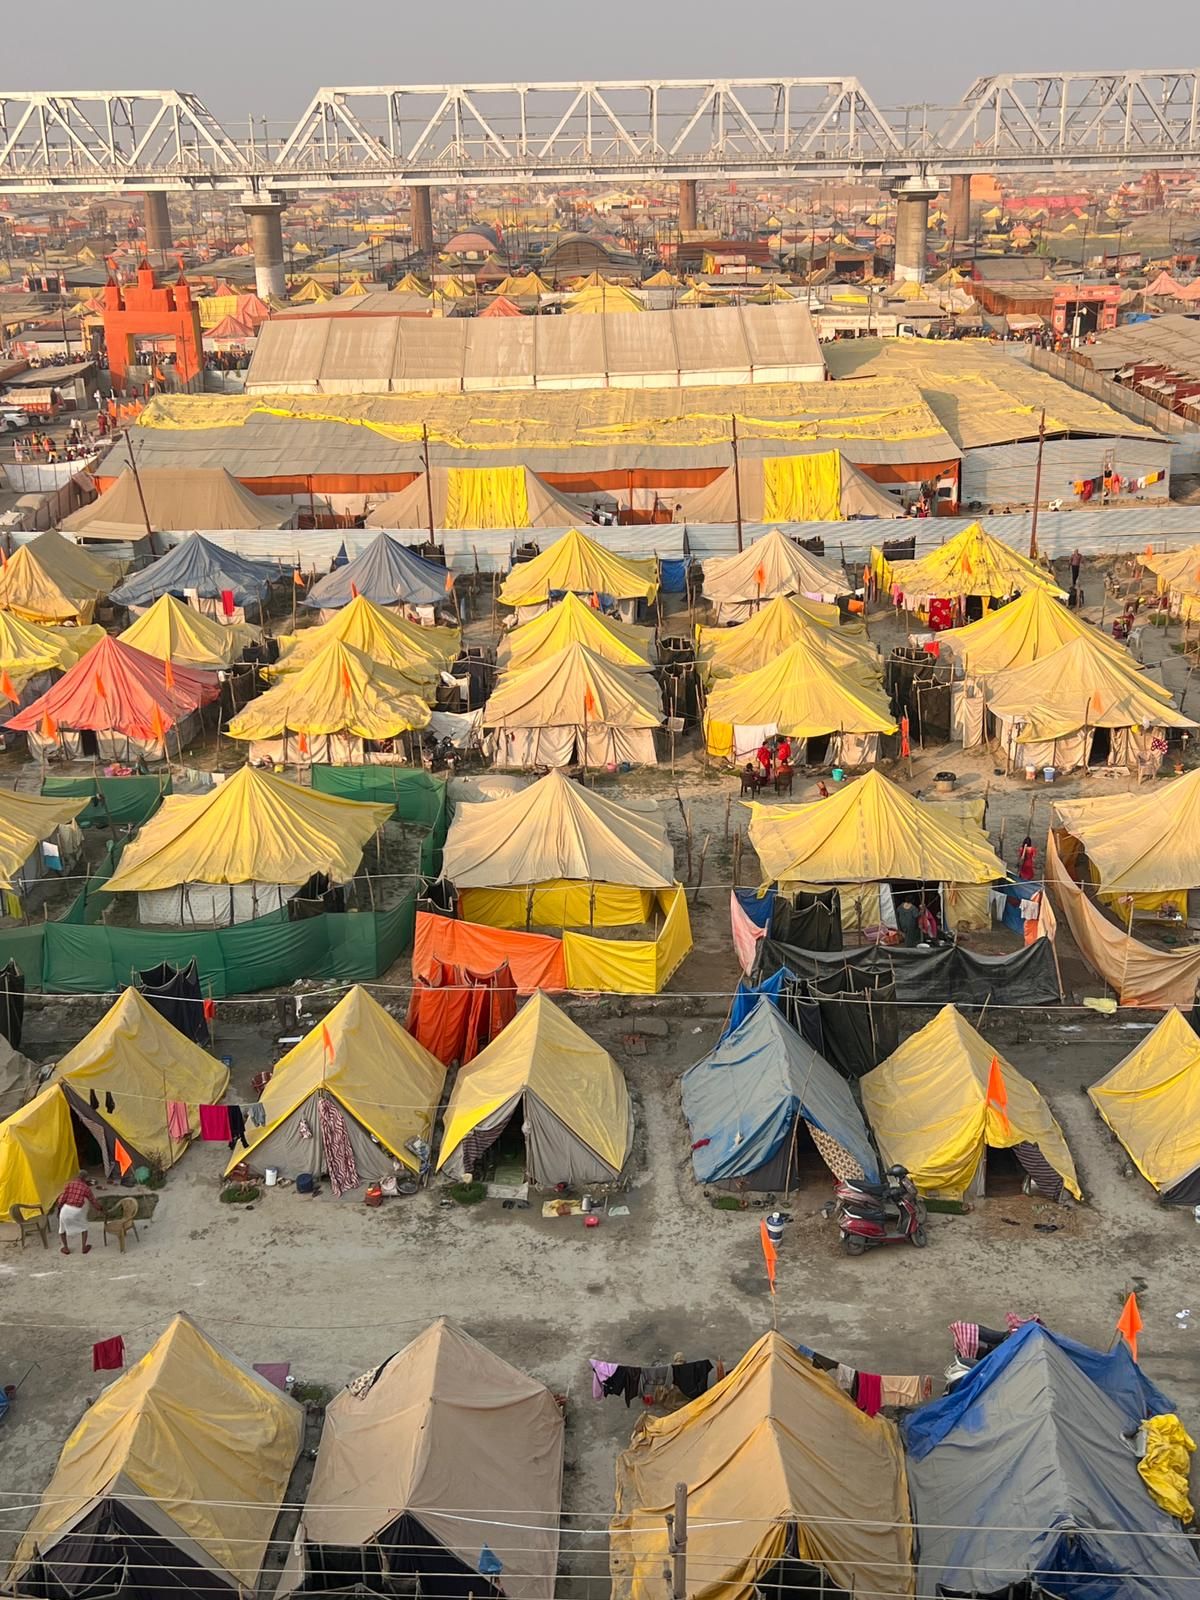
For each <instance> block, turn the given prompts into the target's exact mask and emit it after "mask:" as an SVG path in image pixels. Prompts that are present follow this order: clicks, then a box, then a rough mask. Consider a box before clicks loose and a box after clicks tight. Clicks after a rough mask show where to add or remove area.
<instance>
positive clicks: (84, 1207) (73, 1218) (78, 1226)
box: [58, 1172, 100, 1256]
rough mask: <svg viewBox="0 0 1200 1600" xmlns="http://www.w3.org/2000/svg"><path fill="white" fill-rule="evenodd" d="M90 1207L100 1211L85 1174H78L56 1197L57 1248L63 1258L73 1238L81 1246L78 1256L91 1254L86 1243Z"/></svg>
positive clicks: (69, 1248)
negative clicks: (58, 1240) (58, 1241)
mask: <svg viewBox="0 0 1200 1600" xmlns="http://www.w3.org/2000/svg"><path fill="white" fill-rule="evenodd" d="M91 1207H95V1209H96V1210H97V1211H99V1209H100V1207H99V1205H98V1204H97V1201H96V1196H95V1195H94V1194H93V1193H92V1188H91V1185H90V1184H89V1183H88V1181H87V1174H86V1173H84V1172H80V1173H78V1174H76V1176H75V1177H74V1178H72V1179H71V1181H70V1183H69V1184H68V1185H67V1186H66V1188H65V1189H64V1190H63V1192H62V1193H61V1194H60V1195H59V1197H58V1237H59V1239H60V1241H61V1243H60V1246H59V1248H60V1249H61V1250H62V1253H63V1255H64V1256H69V1255H70V1254H71V1240H72V1239H75V1238H78V1239H79V1240H80V1243H81V1245H82V1248H81V1250H80V1252H79V1253H80V1255H85V1256H86V1255H90V1254H91V1249H92V1247H91V1245H90V1244H89V1243H88V1210H89V1208H91Z"/></svg>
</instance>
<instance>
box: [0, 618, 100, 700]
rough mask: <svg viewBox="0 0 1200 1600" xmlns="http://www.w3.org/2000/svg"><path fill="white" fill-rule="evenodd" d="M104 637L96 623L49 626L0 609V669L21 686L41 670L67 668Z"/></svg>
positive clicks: (14, 683) (52, 670)
mask: <svg viewBox="0 0 1200 1600" xmlns="http://www.w3.org/2000/svg"><path fill="white" fill-rule="evenodd" d="M103 637H104V629H103V628H99V627H96V626H95V625H94V624H93V625H92V626H90V627H85V628H56V627H46V626H43V624H41V623H38V622H31V621H30V620H29V619H28V618H27V617H22V616H19V615H18V614H17V613H16V612H15V611H0V671H3V672H7V673H8V675H9V677H10V678H11V679H12V680H13V685H14V687H16V688H17V689H20V688H21V687H22V685H23V684H24V683H25V681H26V680H27V679H28V678H32V677H36V675H37V674H38V673H40V672H54V671H60V672H65V671H66V669H67V668H68V667H73V666H74V665H75V663H76V662H77V661H78V660H79V658H80V656H84V655H86V654H87V653H88V651H89V650H90V649H91V648H92V646H93V645H94V644H98V643H99V641H100V640H101V639H102V638H103Z"/></svg>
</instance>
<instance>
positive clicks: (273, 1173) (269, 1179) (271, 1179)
mask: <svg viewBox="0 0 1200 1600" xmlns="http://www.w3.org/2000/svg"><path fill="white" fill-rule="evenodd" d="M263 1182H264V1183H265V1184H266V1186H267V1188H268V1189H273V1188H274V1187H275V1185H276V1184H277V1183H278V1182H279V1168H278V1167H268V1168H267V1170H266V1171H265V1172H264V1173H263Z"/></svg>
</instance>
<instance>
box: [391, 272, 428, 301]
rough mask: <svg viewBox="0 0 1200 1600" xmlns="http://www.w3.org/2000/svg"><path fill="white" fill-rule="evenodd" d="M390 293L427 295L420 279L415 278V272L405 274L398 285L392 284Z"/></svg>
mask: <svg viewBox="0 0 1200 1600" xmlns="http://www.w3.org/2000/svg"><path fill="white" fill-rule="evenodd" d="M392 293H393V294H424V295H427V294H428V293H429V290H428V289H427V288H426V287H425V285H424V284H423V283H422V282H421V280H420V278H418V277H417V275H416V273H415V272H406V273H405V274H404V276H403V277H402V278H401V279H400V281H399V283H394V284H393V285H392Z"/></svg>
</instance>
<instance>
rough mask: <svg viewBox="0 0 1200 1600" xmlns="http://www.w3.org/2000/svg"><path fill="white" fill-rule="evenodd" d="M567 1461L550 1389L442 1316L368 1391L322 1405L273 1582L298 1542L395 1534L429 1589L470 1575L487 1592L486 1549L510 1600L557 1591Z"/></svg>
mask: <svg viewBox="0 0 1200 1600" xmlns="http://www.w3.org/2000/svg"><path fill="white" fill-rule="evenodd" d="M562 1466H563V1419H562V1414H561V1412H560V1411H559V1409H558V1406H557V1405H556V1403H555V1400H554V1396H553V1395H552V1394H551V1393H550V1392H549V1390H548V1389H546V1387H545V1386H544V1385H543V1384H540V1383H538V1382H537V1381H536V1380H535V1379H533V1378H529V1377H526V1375H525V1374H524V1373H523V1372H518V1371H517V1369H516V1368H515V1367H510V1366H509V1364H508V1362H507V1361H502V1360H501V1359H500V1357H499V1356H497V1355H494V1354H493V1353H492V1351H490V1350H488V1349H487V1348H486V1347H485V1346H484V1345H481V1344H478V1343H476V1341H475V1340H474V1339H472V1338H470V1337H468V1335H467V1334H465V1333H463V1332H462V1330H461V1329H460V1328H457V1327H455V1325H454V1324H453V1323H452V1322H448V1321H447V1320H446V1319H445V1318H444V1317H443V1318H439V1319H438V1321H436V1322H434V1323H433V1324H432V1325H431V1326H430V1327H428V1328H427V1329H426V1330H425V1332H424V1333H422V1334H419V1335H418V1336H417V1338H415V1339H414V1340H413V1342H412V1343H411V1344H410V1345H407V1346H406V1347H405V1348H404V1349H403V1350H401V1351H400V1352H399V1353H398V1354H397V1355H394V1356H393V1357H392V1358H391V1360H390V1361H388V1362H386V1363H385V1365H384V1366H383V1368H382V1369H381V1371H380V1373H379V1376H378V1377H377V1378H376V1379H375V1382H374V1383H373V1384H372V1385H371V1387H370V1389H369V1390H368V1391H367V1393H366V1394H364V1395H362V1396H361V1397H360V1396H358V1395H355V1394H353V1393H351V1391H350V1390H349V1389H343V1390H342V1391H341V1393H340V1394H338V1395H336V1396H335V1397H334V1398H333V1400H332V1401H331V1402H330V1403H329V1405H328V1406H327V1407H326V1409H325V1425H324V1428H323V1429H322V1433H321V1444H320V1448H319V1449H318V1451H317V1462H316V1466H315V1467H314V1468H313V1477H312V1483H311V1484H310V1485H309V1490H308V1501H309V1504H308V1506H307V1507H306V1509H305V1511H304V1512H303V1514H302V1517H301V1522H300V1526H299V1529H298V1530H297V1534H296V1541H295V1544H294V1546H293V1552H294V1553H293V1556H292V1561H291V1563H290V1565H289V1567H288V1568H287V1569H285V1571H284V1574H283V1578H282V1580H281V1582H280V1586H279V1591H278V1592H279V1594H280V1595H281V1596H283V1595H287V1594H290V1593H292V1592H293V1591H294V1590H295V1589H296V1588H297V1587H298V1586H299V1585H300V1584H301V1583H302V1582H303V1579H304V1576H305V1573H304V1563H303V1558H302V1556H301V1557H300V1558H299V1559H298V1558H297V1552H299V1551H302V1550H303V1546H304V1545H305V1544H313V1545H333V1546H336V1547H338V1549H339V1550H344V1549H345V1548H346V1547H347V1546H357V1545H362V1544H366V1543H368V1542H369V1541H371V1540H378V1542H379V1543H380V1544H381V1545H384V1546H387V1547H389V1548H390V1547H392V1545H393V1544H394V1543H397V1542H399V1543H401V1544H402V1547H403V1548H404V1550H405V1552H406V1556H405V1570H406V1571H408V1570H412V1571H415V1572H417V1573H419V1574H420V1576H421V1578H422V1580H423V1581H422V1589H423V1590H424V1591H425V1592H431V1593H436V1592H438V1590H439V1589H440V1588H446V1587H448V1586H450V1585H453V1586H455V1587H457V1586H458V1585H459V1584H462V1585H464V1586H468V1587H469V1582H470V1580H472V1579H473V1580H474V1582H475V1586H476V1589H477V1591H478V1592H479V1593H480V1594H481V1595H486V1594H490V1593H491V1592H492V1580H491V1578H490V1577H489V1576H488V1574H487V1573H486V1572H484V1573H483V1574H482V1575H479V1569H480V1557H481V1552H482V1551H483V1550H484V1549H485V1548H486V1549H488V1550H490V1551H491V1552H492V1554H493V1555H494V1556H495V1557H496V1558H497V1559H498V1560H499V1562H500V1563H501V1572H502V1576H501V1578H500V1580H499V1581H500V1582H501V1583H502V1584H503V1587H504V1593H505V1594H506V1595H509V1596H511V1597H512V1600H552V1597H553V1595H554V1593H555V1581H556V1574H557V1567H558V1520H559V1512H560V1509H561V1500H562ZM450 1484H452V1485H453V1491H452V1493H451V1499H452V1509H447V1485H450ZM401 1519H404V1531H403V1537H402V1538H401V1536H400V1531H399V1530H397V1529H396V1524H397V1523H398V1522H400V1521H401ZM413 1524H415V1526H413ZM389 1530H393V1531H391V1532H389ZM447 1561H449V1562H450V1563H452V1567H451V1571H452V1573H453V1577H452V1579H451V1580H450V1585H448V1584H447V1565H446V1564H447ZM410 1562H411V1564H412V1565H411V1569H410V1567H409V1563H410ZM465 1592H466V1588H465V1587H464V1593H465Z"/></svg>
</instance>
